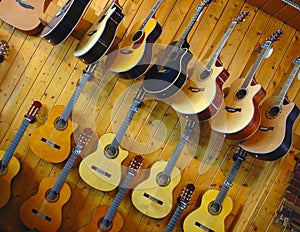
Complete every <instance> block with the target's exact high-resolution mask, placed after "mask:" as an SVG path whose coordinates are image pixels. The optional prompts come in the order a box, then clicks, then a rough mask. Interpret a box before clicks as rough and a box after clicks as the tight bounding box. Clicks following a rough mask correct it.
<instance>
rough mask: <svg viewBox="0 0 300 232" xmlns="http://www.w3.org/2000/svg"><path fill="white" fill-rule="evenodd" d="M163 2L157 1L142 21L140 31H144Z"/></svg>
mask: <svg viewBox="0 0 300 232" xmlns="http://www.w3.org/2000/svg"><path fill="white" fill-rule="evenodd" d="M161 3H162V0H158V1H157V2H156V4H155V5H154V7H153V8H152V10H151V11H150V13H149V15H148V16H147V17H146V19H145V20H144V22H143V23H142V25H141V26H140V27H139V31H143V30H144V28H145V26H146V24H147V23H148V21H149V20H150V19H151V18H152V16H153V15H154V14H155V12H156V11H157V9H158V7H159V6H160V4H161Z"/></svg>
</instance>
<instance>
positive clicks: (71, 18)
mask: <svg viewBox="0 0 300 232" xmlns="http://www.w3.org/2000/svg"><path fill="white" fill-rule="evenodd" d="M89 4H90V0H67V1H66V3H65V4H64V5H63V6H62V8H61V9H60V10H59V11H58V12H57V13H56V15H55V16H54V17H53V18H52V19H51V21H50V22H49V23H48V24H47V25H46V26H45V27H44V29H43V30H42V33H41V37H42V38H44V39H46V40H47V41H48V42H49V43H51V44H52V45H57V44H60V43H62V42H64V41H65V40H66V39H67V38H68V37H69V36H70V35H71V33H72V32H73V30H74V29H75V27H76V26H77V24H78V23H79V21H80V19H81V18H82V16H83V15H84V13H85V11H86V9H87V8H88V6H89Z"/></svg>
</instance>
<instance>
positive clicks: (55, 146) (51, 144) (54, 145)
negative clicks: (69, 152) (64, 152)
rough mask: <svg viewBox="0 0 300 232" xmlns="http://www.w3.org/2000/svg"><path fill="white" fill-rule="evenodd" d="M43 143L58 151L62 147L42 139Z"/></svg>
mask: <svg viewBox="0 0 300 232" xmlns="http://www.w3.org/2000/svg"><path fill="white" fill-rule="evenodd" d="M41 141H42V142H44V143H46V144H48V145H49V146H51V147H54V148H56V149H60V146H59V145H57V144H55V143H53V142H51V141H49V140H48V139H45V138H41Z"/></svg>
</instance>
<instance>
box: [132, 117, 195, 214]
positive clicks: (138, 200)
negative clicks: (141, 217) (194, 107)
mask: <svg viewBox="0 0 300 232" xmlns="http://www.w3.org/2000/svg"><path fill="white" fill-rule="evenodd" d="M194 126H195V122H194V121H193V120H188V121H187V124H186V127H185V130H184V132H183V134H182V136H181V138H180V140H179V142H178V144H177V146H176V148H175V150H174V151H173V153H172V155H171V157H170V158H169V160H168V161H164V160H160V161H156V162H155V163H154V164H153V165H152V167H151V170H150V176H149V178H148V179H146V180H145V181H143V182H141V183H140V184H138V185H137V186H136V188H135V189H134V190H133V191H132V197H131V198H132V204H133V205H134V207H135V208H136V209H138V210H139V211H140V212H142V213H143V214H145V215H147V216H149V217H152V218H157V219H158V218H163V217H165V216H167V215H168V214H169V213H170V211H171V209H172V206H173V190H174V188H175V187H176V186H177V185H178V184H179V182H180V180H181V173H180V170H179V168H177V167H176V166H175V165H176V162H177V160H178V158H179V155H180V153H181V151H182V149H183V147H184V145H185V144H186V143H187V141H188V140H189V137H190V135H191V133H192V131H193V128H194Z"/></svg>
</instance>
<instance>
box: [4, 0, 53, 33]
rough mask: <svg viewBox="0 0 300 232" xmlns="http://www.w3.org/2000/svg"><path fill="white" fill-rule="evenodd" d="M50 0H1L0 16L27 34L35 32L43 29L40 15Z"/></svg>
mask: <svg viewBox="0 0 300 232" xmlns="http://www.w3.org/2000/svg"><path fill="white" fill-rule="evenodd" d="M50 2H51V0H1V1H0V18H1V19H2V20H3V21H4V22H6V23H8V24H10V25H11V26H13V27H15V28H17V29H19V30H21V31H24V32H25V33H27V34H31V35H34V34H37V33H39V32H41V30H42V29H43V26H42V22H41V20H40V16H41V14H42V13H43V12H45V10H46V8H47V7H48V5H49V3H50Z"/></svg>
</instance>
